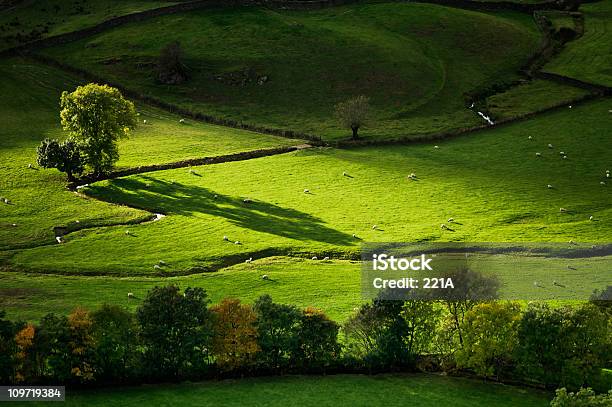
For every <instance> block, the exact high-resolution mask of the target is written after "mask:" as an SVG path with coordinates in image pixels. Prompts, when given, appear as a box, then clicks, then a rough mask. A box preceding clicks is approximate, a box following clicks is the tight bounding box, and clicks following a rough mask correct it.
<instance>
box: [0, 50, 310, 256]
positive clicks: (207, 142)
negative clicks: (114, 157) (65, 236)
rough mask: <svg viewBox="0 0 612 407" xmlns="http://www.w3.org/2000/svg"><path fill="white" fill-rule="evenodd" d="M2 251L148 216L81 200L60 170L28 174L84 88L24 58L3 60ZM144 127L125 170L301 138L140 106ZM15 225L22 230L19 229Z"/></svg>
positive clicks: (134, 138)
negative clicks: (73, 229)
mask: <svg viewBox="0 0 612 407" xmlns="http://www.w3.org/2000/svg"><path fill="white" fill-rule="evenodd" d="M0 76H1V77H2V78H3V80H2V81H1V82H0V106H1V108H0V122H1V123H2V126H1V127H0V196H2V197H5V198H8V199H9V200H11V201H12V202H13V204H12V205H5V204H4V203H3V204H2V206H1V207H0V249H3V248H14V247H22V246H31V245H36V244H41V243H52V242H54V239H53V238H54V235H53V231H52V228H53V227H54V226H60V225H66V224H68V223H69V222H72V226H76V225H75V222H76V221H77V220H78V221H79V223H80V225H79V227H89V226H99V225H105V224H116V223H124V222H130V221H136V220H139V219H143V218H144V217H146V216H148V214H146V213H143V212H141V211H136V210H132V209H128V208H124V207H118V206H111V205H107V204H104V203H100V202H96V201H92V200H86V199H83V198H79V197H76V196H75V195H74V194H73V193H71V192H69V191H67V190H66V189H65V177H64V176H63V175H62V174H60V173H59V172H58V171H55V170H39V169H29V168H28V164H30V163H32V164H35V163H36V146H37V145H38V143H39V142H40V140H42V139H43V138H45V137H51V138H61V137H63V133H62V131H61V127H60V123H59V96H60V93H61V91H62V90H72V89H74V88H75V87H76V86H77V85H78V84H79V83H78V81H76V80H75V79H74V78H72V77H70V76H68V75H66V74H64V73H63V72H62V71H58V70H56V69H51V68H48V67H45V66H41V65H37V64H34V63H31V62H29V61H28V60H22V59H8V60H3V61H0ZM139 111H140V112H141V118H142V119H143V120H145V119H146V120H147V122H148V123H147V125H141V126H139V127H138V128H137V130H136V131H134V132H133V134H132V135H131V138H130V139H127V140H124V141H122V142H121V144H120V154H121V160H120V161H119V163H118V165H119V166H120V167H125V166H136V165H143V164H153V163H164V162H172V161H178V160H182V159H185V158H195V157H203V156H212V155H220V154H229V153H236V152H240V151H246V150H253V149H258V148H266V147H274V146H282V145H290V144H296V143H299V142H298V141H294V140H289V139H283V138H277V137H270V136H264V135H261V134H256V133H251V132H246V131H238V130H233V129H228V128H223V127H218V126H210V125H206V124H201V123H193V122H190V121H188V122H187V123H186V124H180V123H179V117H176V116H173V115H170V114H168V113H165V112H162V111H159V110H156V109H152V108H148V107H139ZM13 224H16V225H17V226H13Z"/></svg>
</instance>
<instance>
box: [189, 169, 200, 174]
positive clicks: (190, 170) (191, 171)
mask: <svg viewBox="0 0 612 407" xmlns="http://www.w3.org/2000/svg"><path fill="white" fill-rule="evenodd" d="M189 173H190V174H193V175H198V173H197V172H195V170H193V169H191V168H190V169H189Z"/></svg>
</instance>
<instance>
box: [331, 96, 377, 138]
mask: <svg viewBox="0 0 612 407" xmlns="http://www.w3.org/2000/svg"><path fill="white" fill-rule="evenodd" d="M335 115H336V118H337V119H338V121H339V122H340V124H341V125H342V126H343V127H347V128H350V129H351V130H352V131H353V139H354V140H356V139H357V137H358V134H357V133H358V132H359V129H360V128H361V127H363V126H364V125H365V124H366V123H367V121H368V119H369V117H370V99H368V98H367V97H365V96H357V97H356V98H353V99H349V100H347V101H346V102H342V103H338V104H337V105H336V111H335Z"/></svg>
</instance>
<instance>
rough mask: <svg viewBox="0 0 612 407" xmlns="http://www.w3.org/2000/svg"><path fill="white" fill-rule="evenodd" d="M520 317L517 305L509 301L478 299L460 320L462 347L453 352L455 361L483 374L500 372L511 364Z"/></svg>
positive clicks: (490, 374)
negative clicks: (455, 352)
mask: <svg viewBox="0 0 612 407" xmlns="http://www.w3.org/2000/svg"><path fill="white" fill-rule="evenodd" d="M520 319H521V308H520V305H519V304H517V303H513V302H507V303H502V302H488V303H482V304H478V305H476V306H475V307H474V308H472V309H471V310H469V311H468V312H467V313H466V315H465V320H464V322H463V332H464V336H463V348H461V349H459V351H458V352H457V355H456V358H457V363H458V365H459V366H461V367H468V368H472V369H474V370H475V371H476V373H478V374H480V375H482V376H485V377H486V376H493V375H496V376H499V375H500V374H502V373H504V372H505V370H506V369H508V368H509V367H510V366H511V364H512V354H513V353H514V351H515V348H516V345H517V337H516V329H517V326H518V323H519V321H520Z"/></svg>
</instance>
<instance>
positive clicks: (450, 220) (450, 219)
mask: <svg viewBox="0 0 612 407" xmlns="http://www.w3.org/2000/svg"><path fill="white" fill-rule="evenodd" d="M454 221H455V219H454V218H448V220H447V222H448V223H453V222H454Z"/></svg>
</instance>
